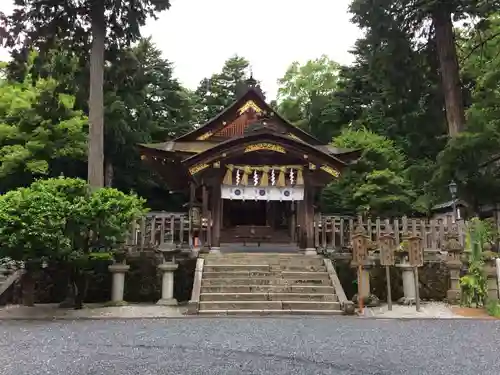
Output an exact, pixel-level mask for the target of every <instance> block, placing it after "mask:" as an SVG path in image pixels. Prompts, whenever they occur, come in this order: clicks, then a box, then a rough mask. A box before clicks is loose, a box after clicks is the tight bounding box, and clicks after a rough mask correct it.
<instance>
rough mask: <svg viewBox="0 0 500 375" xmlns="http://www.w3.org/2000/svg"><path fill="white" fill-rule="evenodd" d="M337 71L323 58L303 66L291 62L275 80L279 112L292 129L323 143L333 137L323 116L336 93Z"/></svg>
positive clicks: (326, 117) (331, 62)
mask: <svg viewBox="0 0 500 375" xmlns="http://www.w3.org/2000/svg"><path fill="white" fill-rule="evenodd" d="M339 67H340V66H339V64H338V63H336V62H335V61H333V60H331V59H330V58H328V57H327V56H326V55H323V56H321V57H320V58H318V59H314V60H309V61H307V62H306V63H305V64H304V65H300V64H299V62H297V61H294V62H293V63H292V64H291V65H290V66H289V67H288V69H287V71H286V73H285V75H284V76H283V77H282V78H280V79H279V80H278V84H279V85H280V87H279V89H278V98H277V99H278V111H279V112H280V113H281V114H282V115H283V116H284V117H285V118H287V119H288V120H289V121H291V122H292V123H294V124H295V125H297V126H299V127H301V128H303V129H304V130H306V131H308V132H309V133H310V134H312V135H315V136H317V137H318V138H320V139H324V140H325V141H328V140H330V139H331V138H332V136H333V135H334V134H335V130H333V129H330V126H329V125H330V124H328V121H329V119H328V116H325V114H324V113H323V112H324V110H325V108H326V106H327V105H328V103H329V102H330V100H331V96H332V95H333V93H334V92H335V91H336V89H337V82H338V75H339ZM325 121H326V123H325Z"/></svg>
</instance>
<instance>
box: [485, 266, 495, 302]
mask: <svg viewBox="0 0 500 375" xmlns="http://www.w3.org/2000/svg"><path fill="white" fill-rule="evenodd" d="M484 274H485V276H486V292H487V299H488V301H496V300H498V280H497V269H496V264H495V260H487V261H486V263H485V265H484Z"/></svg>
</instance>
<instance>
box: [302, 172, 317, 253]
mask: <svg viewBox="0 0 500 375" xmlns="http://www.w3.org/2000/svg"><path fill="white" fill-rule="evenodd" d="M304 188H305V191H304V201H303V202H304V214H303V216H304V223H305V235H306V241H305V242H306V254H308V255H313V254H316V248H315V247H314V186H312V185H311V184H310V181H308V180H306V185H305V187H304Z"/></svg>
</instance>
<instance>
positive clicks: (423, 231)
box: [127, 212, 465, 250]
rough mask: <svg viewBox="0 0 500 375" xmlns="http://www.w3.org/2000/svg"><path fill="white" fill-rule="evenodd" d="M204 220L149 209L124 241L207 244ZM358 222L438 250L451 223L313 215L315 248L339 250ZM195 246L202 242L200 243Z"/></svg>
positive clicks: (374, 235)
mask: <svg viewBox="0 0 500 375" xmlns="http://www.w3.org/2000/svg"><path fill="white" fill-rule="evenodd" d="M208 221H209V220H208V219H207V218H201V225H200V223H198V225H197V226H193V223H192V221H191V220H190V218H189V214H188V213H184V212H152V213H148V214H147V215H146V216H144V217H143V218H142V219H141V220H139V221H138V222H135V223H133V224H132V226H131V230H130V233H129V235H128V238H127V244H128V245H129V246H132V247H134V248H136V249H137V250H146V249H151V248H155V247H158V246H161V245H162V244H163V243H176V244H180V245H183V246H192V245H193V241H194V239H193V237H192V236H191V235H190V233H194V232H196V234H197V238H199V239H200V240H203V239H205V241H208V244H209V245H210V243H209V241H210V235H209V234H208V230H207V229H208ZM360 223H361V225H362V226H363V228H364V229H365V231H366V233H367V235H368V236H369V237H370V239H371V240H372V241H374V242H378V239H379V237H380V235H381V234H382V233H384V232H387V231H391V232H393V233H394V235H395V237H396V242H398V243H399V242H401V241H403V238H404V237H405V236H406V235H408V234H412V235H418V236H420V237H422V238H423V240H424V248H426V249H433V250H438V249H441V248H442V246H443V245H444V241H445V236H446V233H448V231H449V228H451V225H452V216H448V217H445V218H442V219H431V220H428V219H412V218H407V217H402V218H395V219H380V218H376V219H370V218H368V219H363V218H361V217H350V216H335V215H322V214H317V215H316V217H315V221H314V240H315V245H316V247H317V248H325V249H339V250H340V249H342V248H345V247H348V246H349V244H350V242H351V236H352V234H353V233H354V230H355V228H356V227H357V226H358V225H359V224H360ZM457 224H458V229H459V235H460V239H461V241H462V242H463V241H464V232H465V231H464V227H465V225H464V223H463V221H459V222H458V223H457ZM199 245H204V244H203V243H200V244H199Z"/></svg>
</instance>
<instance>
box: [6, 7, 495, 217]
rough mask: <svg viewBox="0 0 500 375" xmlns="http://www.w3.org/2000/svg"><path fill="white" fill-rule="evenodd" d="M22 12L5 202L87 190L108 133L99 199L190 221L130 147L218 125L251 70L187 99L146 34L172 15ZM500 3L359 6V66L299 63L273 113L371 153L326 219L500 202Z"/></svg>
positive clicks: (354, 10)
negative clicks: (44, 188)
mask: <svg viewBox="0 0 500 375" xmlns="http://www.w3.org/2000/svg"><path fill="white" fill-rule="evenodd" d="M42 3H52V4H51V5H50V6H48V5H42ZM124 3H127V2H124ZM19 4H20V5H17V7H16V11H15V12H14V14H13V15H12V16H9V17H6V16H2V17H0V22H1V25H2V27H1V28H0V36H1V37H2V40H3V42H4V43H5V44H6V46H8V47H9V48H10V49H11V51H12V60H11V61H10V62H5V63H3V64H2V65H1V67H0V68H1V81H0V192H1V193H5V192H6V191H9V190H11V189H14V188H17V187H20V186H27V185H29V184H30V183H31V182H32V181H33V180H35V179H38V178H48V177H55V176H60V175H64V176H67V177H82V178H87V173H88V171H89V170H90V169H91V168H89V167H88V160H89V152H90V154H93V153H94V152H95V150H96V149H92V147H91V148H90V149H89V140H90V143H92V139H97V138H95V137H99V134H97V135H96V134H95V133H92V134H90V135H89V122H90V123H92V124H99V123H100V121H101V120H102V121H101V122H102V124H103V127H102V130H103V132H104V138H103V139H104V148H103V150H101V151H102V152H103V157H104V161H105V162H104V163H103V165H104V171H103V176H104V183H105V185H106V186H113V187H116V188H118V189H120V190H122V191H125V192H128V191H135V192H137V193H138V194H139V195H141V196H143V197H144V198H146V199H147V201H148V206H149V207H150V208H151V209H153V210H160V209H161V210H179V209H181V207H182V204H183V203H184V202H185V201H184V199H185V198H184V197H183V196H182V195H180V194H177V193H175V192H171V191H170V190H169V189H168V186H164V185H163V184H162V182H161V180H160V179H159V178H158V176H156V175H155V174H154V173H153V172H152V171H151V170H149V169H148V168H146V167H145V166H144V165H143V164H142V163H141V162H140V158H139V155H138V152H137V149H136V147H135V145H136V144H137V143H150V142H163V141H165V140H168V139H173V138H175V137H177V136H179V135H181V134H183V133H185V132H187V131H189V130H191V129H193V128H194V127H196V126H199V125H201V124H203V123H205V122H206V121H207V120H208V119H210V118H212V117H214V116H215V115H216V114H217V113H219V112H220V111H221V110H222V109H224V108H225V107H226V106H228V105H230V104H231V103H232V102H233V101H234V100H235V90H236V87H237V86H238V84H239V83H241V82H242V81H243V80H245V79H246V78H248V73H249V65H250V63H249V61H248V60H246V59H245V58H244V57H242V56H232V57H229V58H228V60H227V61H226V63H225V64H224V66H223V68H222V70H221V71H220V72H214V74H213V75H212V76H210V77H206V78H204V79H203V80H202V81H201V82H200V84H199V86H198V88H197V89H196V90H194V91H193V90H189V89H187V88H186V87H183V86H182V84H181V83H180V82H179V81H178V80H177V79H175V78H174V72H173V69H174V68H173V65H172V63H171V62H170V61H169V60H168V52H167V57H165V56H163V55H162V53H161V51H159V50H158V49H157V48H156V46H155V45H154V43H153V42H152V41H151V39H148V38H143V37H142V36H141V35H140V31H139V29H140V26H141V25H143V24H144V23H145V20H146V18H147V17H148V16H154V15H155V14H156V13H157V12H160V11H163V10H166V9H168V7H169V5H170V4H169V2H168V1H166V0H163V1H147V0H141V1H138V2H137V4H139V6H138V7H137V9H135V8H134V9H132V8H130V7H128V8H127V6H126V5H121V8H120V9H114V8H113V6H115V5H113V4H114V3H113V2H107V1H105V2H102V4H101V6H102V8H100V9H96V8H95V2H92V1H90V0H88V1H76V0H73V1H60V0H52V1H49V2H47V1H45V2H41V1H37V0H31V1H24V2H19ZM82 4H83V5H82ZM499 5H500V4H496V2H495V1H489V2H483V1H478V0H476V1H473V0H450V1H447V2H446V4H445V5H443V4H440V2H435V1H430V0H429V1H426V0H424V1H403V0H375V1H373V0H354V1H353V2H352V4H351V8H350V11H351V14H352V20H353V22H354V23H355V24H357V25H358V26H359V27H360V28H361V29H363V31H364V37H363V38H361V39H359V40H358V41H357V42H356V45H355V46H354V48H353V51H352V53H353V54H354V56H355V61H354V63H353V64H351V65H350V66H341V65H339V64H338V63H336V62H335V61H332V60H331V59H329V58H328V57H327V56H318V57H317V58H316V59H313V60H310V61H307V62H304V63H300V62H291V64H290V67H289V68H288V69H287V71H285V72H283V77H282V78H280V79H279V91H278V97H277V98H276V100H273V102H272V105H273V106H275V107H276V108H277V109H278V110H279V111H280V112H281V113H282V114H283V115H284V117H285V118H287V119H288V120H289V121H291V122H292V123H293V124H295V125H297V126H299V127H301V128H303V129H304V130H306V131H308V132H310V133H311V134H313V135H314V136H316V137H317V138H319V139H321V140H323V141H325V142H330V143H333V144H334V145H336V146H338V147H345V148H362V149H363V150H364V151H363V155H362V157H361V160H360V162H359V163H358V164H357V165H356V166H354V167H353V168H351V169H350V170H349V171H348V172H346V173H345V174H344V175H343V176H342V177H341V178H340V179H339V180H338V181H336V182H335V183H333V184H331V185H330V186H328V187H327V188H326V189H325V190H324V191H323V194H322V196H321V199H320V202H321V206H322V210H323V211H327V212H335V213H366V214H372V215H379V216H393V215H403V214H407V215H414V214H417V213H419V214H428V213H429V212H430V210H431V208H432V207H433V205H435V204H437V203H442V202H444V201H448V200H450V199H451V197H449V192H448V184H449V182H450V181H451V180H455V181H456V183H457V185H458V195H459V198H461V199H463V200H464V201H465V202H467V203H468V204H469V205H470V206H471V207H472V209H473V210H475V211H479V209H480V207H481V206H482V205H485V204H494V203H497V202H498V201H499V198H500V197H499V192H500V189H499V188H500V186H499V185H500V184H499V182H500V176H499V172H500V171H499V169H498V166H497V163H491V162H490V161H491V160H493V159H494V158H495V157H496V155H497V154H498V153H499V150H500V122H499V121H500V120H499V119H500V69H499V67H500V65H499V64H500V13H495V9H500V7H499ZM44 7H45V8H44ZM42 10H44V11H42ZM61 10H63V11H64V12H66V13H61ZM109 10H113V12H114V13H113V12H108V11H109ZM61 14H65V16H61ZM113 14H114V16H113ZM105 17H107V18H105ZM101 18H102V19H101ZM89 20H90V21H89ZM70 25H71V27H70ZM174 37H175V36H174ZM334 41H335V36H332V43H334ZM214 48H216V47H215V46H214ZM200 63H202V62H200ZM99 64H101V66H102V67H103V70H102V77H101V78H102V80H101V79H100V75H99V71H98V70H96V69H95V67H96V66H99ZM256 78H257V79H258V77H256ZM101 89H102V90H101ZM101 91H102V98H100V96H99V93H101ZM101 99H102V100H101ZM268 99H270V98H268ZM100 102H101V104H100V105H96V103H97V104H99V103H100ZM101 112H102V113H101ZM91 128H92V129H94V131H95V129H99V127H98V126H94V127H91ZM96 144H97V145H98V143H96ZM89 150H90V151H89ZM97 150H98V151H99V148H98V149H97ZM98 154H99V152H97V153H95V154H94V156H96V157H98V156H99V155H98ZM499 156H500V155H499ZM93 160H96V159H93ZM97 160H98V159H97ZM91 163H92V161H91Z"/></svg>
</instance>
